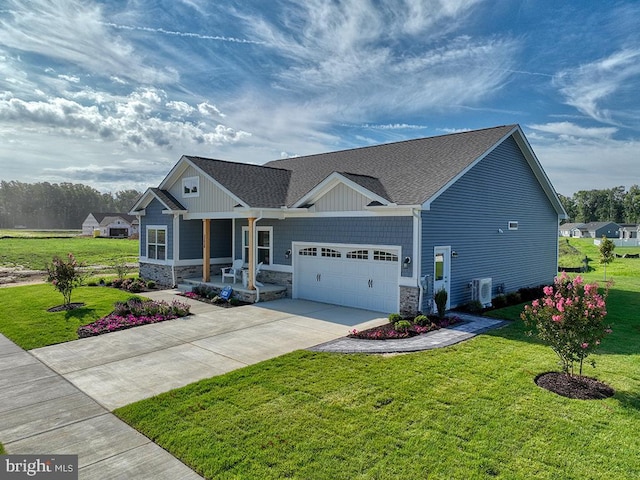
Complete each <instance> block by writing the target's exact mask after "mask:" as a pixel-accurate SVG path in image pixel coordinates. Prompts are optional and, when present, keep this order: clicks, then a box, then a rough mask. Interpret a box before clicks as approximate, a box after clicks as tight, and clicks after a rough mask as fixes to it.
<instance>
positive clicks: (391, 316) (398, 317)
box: [389, 313, 403, 325]
mask: <svg viewBox="0 0 640 480" xmlns="http://www.w3.org/2000/svg"><path fill="white" fill-rule="evenodd" d="M400 320H403V318H402V315H400V314H399V313H391V314H389V323H393V324H394V325H395V324H396V323H397V322H399V321H400Z"/></svg>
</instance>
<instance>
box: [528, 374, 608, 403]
mask: <svg viewBox="0 0 640 480" xmlns="http://www.w3.org/2000/svg"><path fill="white" fill-rule="evenodd" d="M535 382H536V385H538V386H539V387H541V388H545V389H547V390H549V391H551V392H553V393H557V394H558V395H562V396H563V397H567V398H574V399H577V400H601V399H603V398H609V397H611V396H613V394H614V393H616V392H615V390H614V389H613V388H611V387H610V386H609V385H607V384H606V383H603V382H601V381H599V380H596V379H595V378H591V377H581V376H573V377H572V376H571V375H567V374H566V373H562V372H547V373H542V374H540V375H538V376H537V377H536V379H535Z"/></svg>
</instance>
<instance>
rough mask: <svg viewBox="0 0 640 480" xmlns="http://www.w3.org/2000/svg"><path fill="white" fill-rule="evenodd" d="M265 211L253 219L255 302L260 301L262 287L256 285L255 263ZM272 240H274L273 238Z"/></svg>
mask: <svg viewBox="0 0 640 480" xmlns="http://www.w3.org/2000/svg"><path fill="white" fill-rule="evenodd" d="M263 216H264V215H263V212H262V211H260V215H259V216H258V217H256V219H255V220H254V221H253V235H254V239H253V248H254V249H255V252H254V254H253V263H254V265H253V266H252V268H253V288H255V289H256V301H255V302H254V303H258V302H259V301H260V287H259V286H258V285H256V268H255V263H256V259H257V258H258V255H257V253H258V226H257V224H258V222H259V221H260V220H262V218H263ZM271 241H273V239H271Z"/></svg>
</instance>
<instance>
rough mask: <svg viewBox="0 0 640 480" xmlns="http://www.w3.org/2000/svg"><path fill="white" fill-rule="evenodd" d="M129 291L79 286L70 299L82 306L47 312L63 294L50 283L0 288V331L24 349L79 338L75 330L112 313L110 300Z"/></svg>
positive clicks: (112, 301) (122, 298)
mask: <svg viewBox="0 0 640 480" xmlns="http://www.w3.org/2000/svg"><path fill="white" fill-rule="evenodd" d="M131 295H132V294H131V293H128V292H124V291H122V290H117V289H115V288H106V287H79V288H77V289H75V290H74V291H73V294H72V296H71V301H72V302H84V303H85V306H84V307H81V308H77V309H75V310H71V311H68V312H55V313H50V312H47V309H48V308H50V307H54V306H56V305H60V304H61V303H62V302H63V298H62V295H61V294H60V293H59V292H58V291H56V290H55V289H54V288H53V287H52V286H51V285H50V284H40V285H28V286H24V287H8V288H2V289H0V305H2V310H1V311H0V333H2V334H4V335H5V336H6V337H7V338H9V339H11V340H12V341H13V342H15V343H16V344H18V345H19V346H20V347H22V348H24V349H25V350H30V349H32V348H38V347H44V346H46V345H52V344H55V343H61V342H68V341H69V340H75V339H77V338H78V335H77V333H76V330H77V329H78V327H79V326H81V325H86V324H88V323H91V322H93V321H95V320H97V319H99V318H101V317H104V316H105V315H107V314H109V313H111V311H112V310H113V304H114V303H115V302H117V301H120V300H126V299H127V298H129V297H131Z"/></svg>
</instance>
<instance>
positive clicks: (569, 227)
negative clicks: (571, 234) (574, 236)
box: [560, 223, 584, 230]
mask: <svg viewBox="0 0 640 480" xmlns="http://www.w3.org/2000/svg"><path fill="white" fill-rule="evenodd" d="M582 227H584V223H563V224H562V225H560V230H573V229H574V228H578V229H579V228H582Z"/></svg>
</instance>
